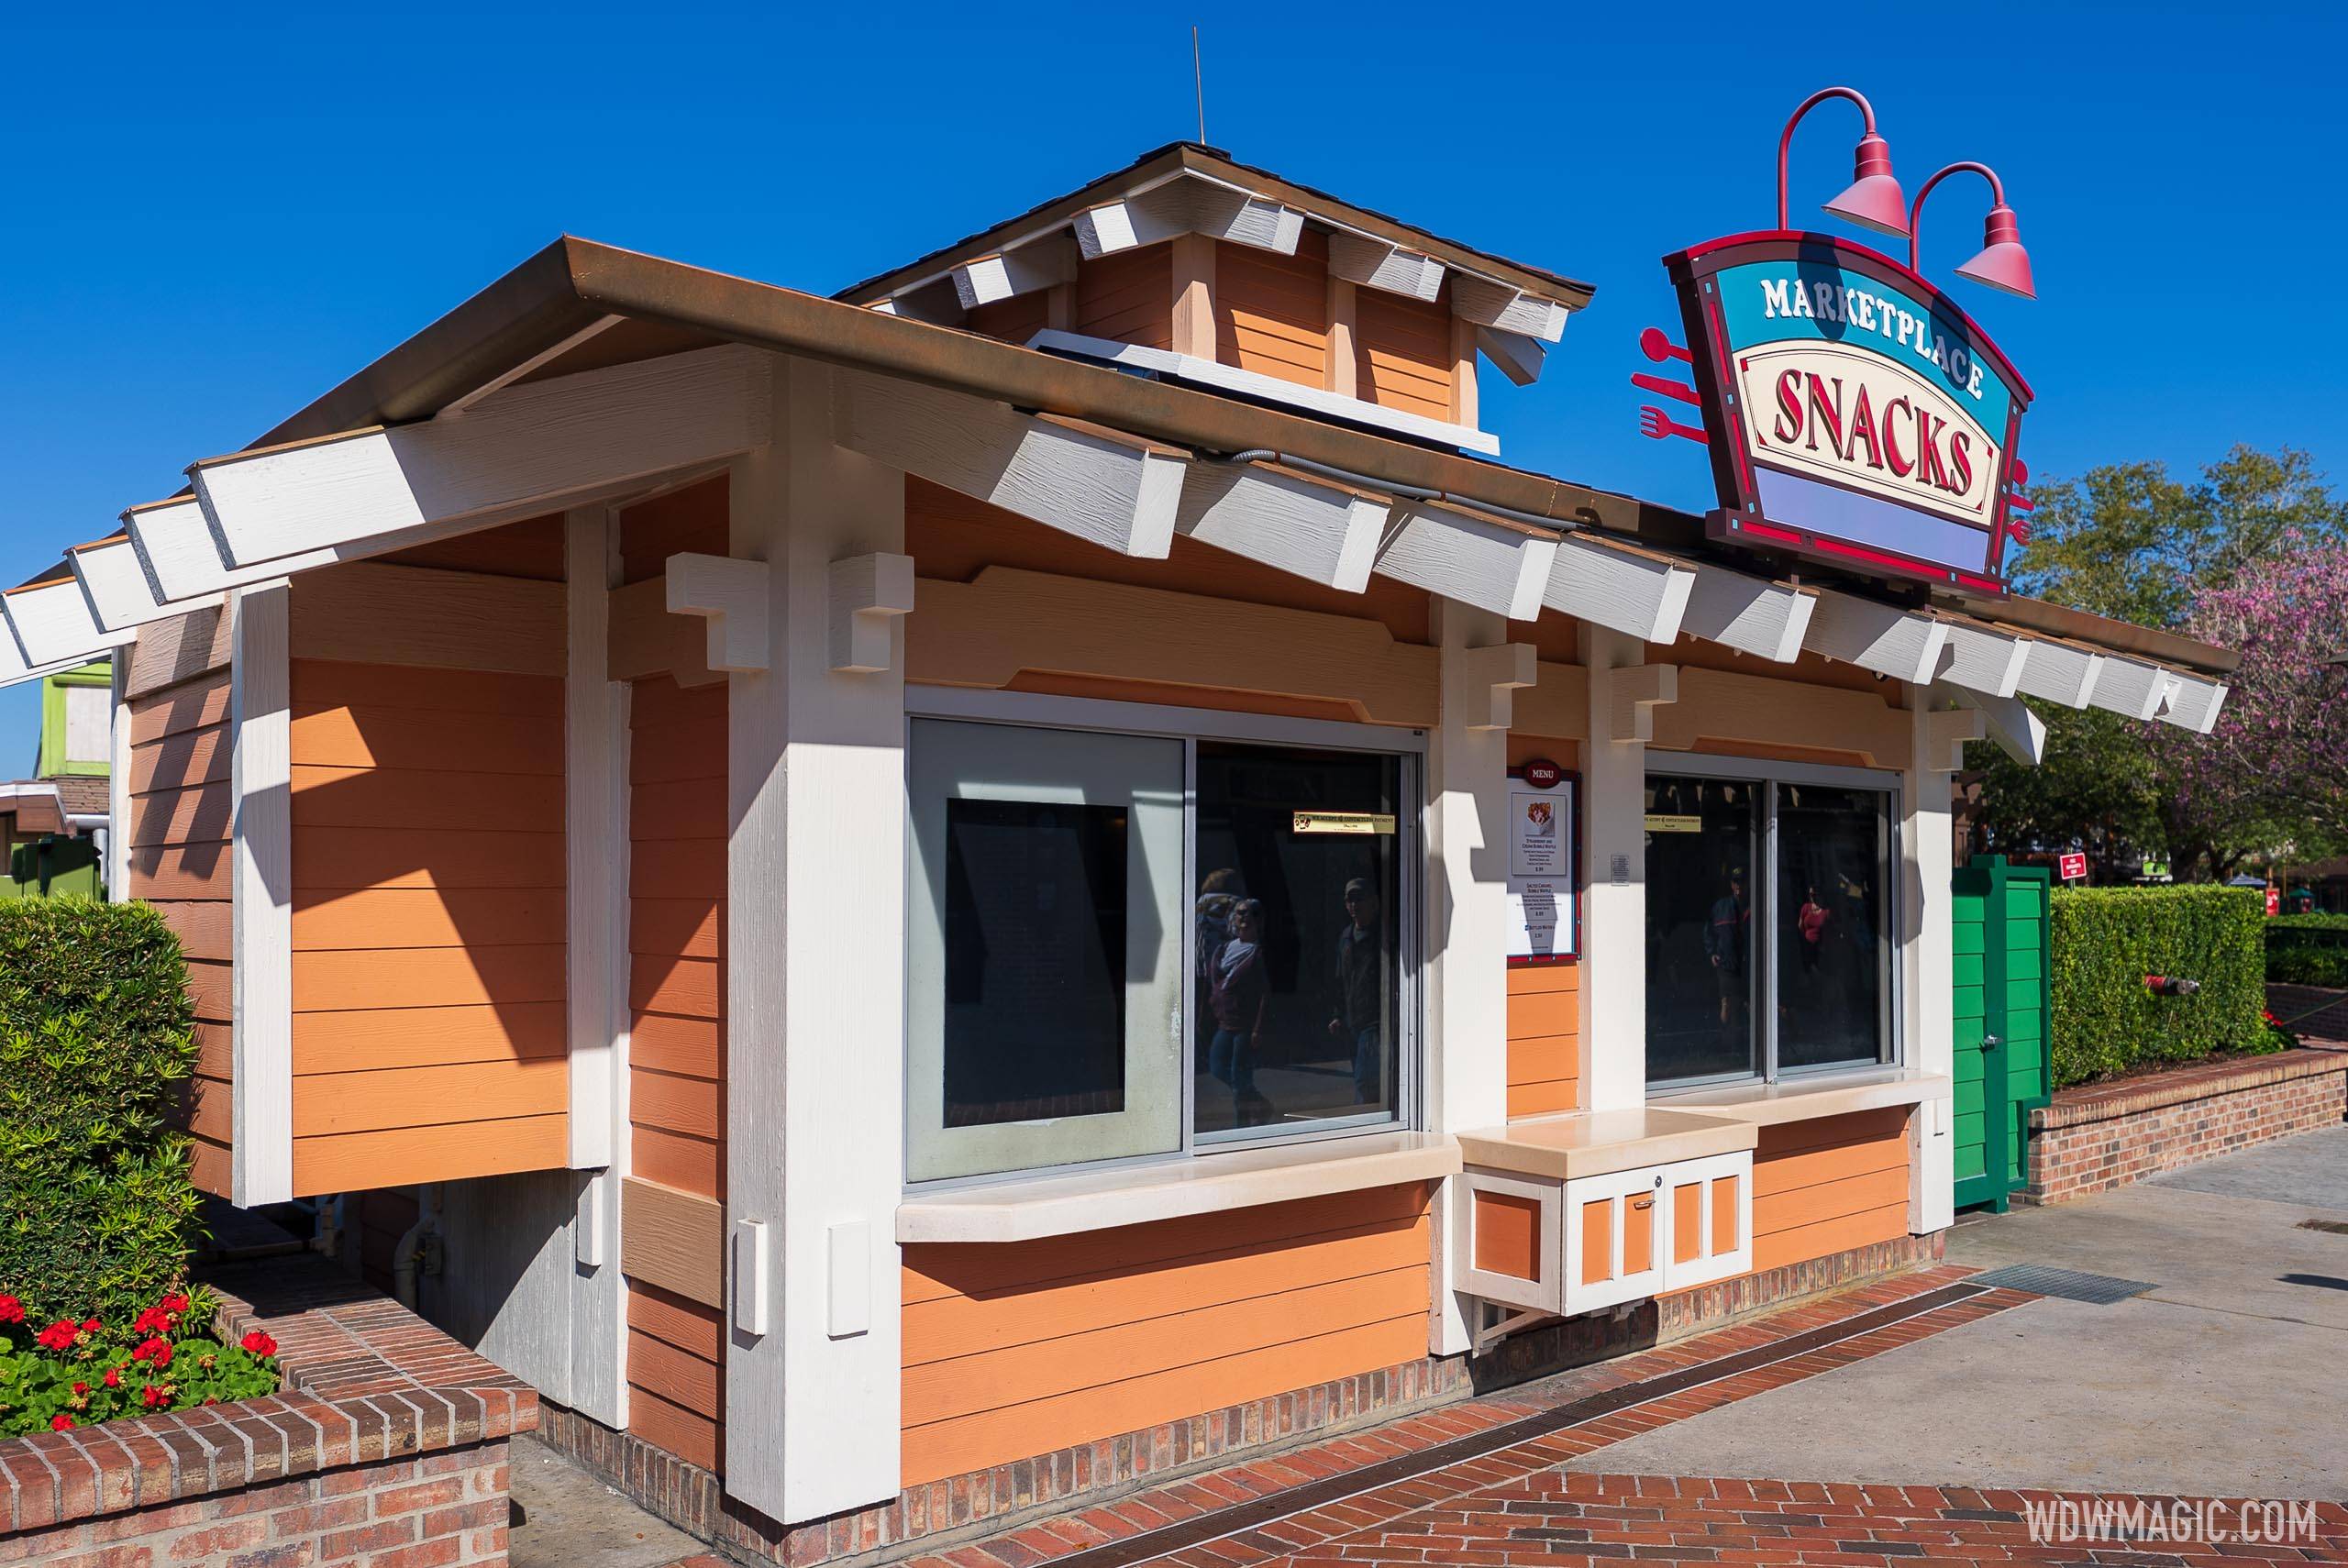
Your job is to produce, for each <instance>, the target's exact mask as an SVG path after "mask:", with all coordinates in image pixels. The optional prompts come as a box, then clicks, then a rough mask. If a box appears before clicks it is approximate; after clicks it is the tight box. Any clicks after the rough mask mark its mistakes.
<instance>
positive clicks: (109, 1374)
mask: <svg viewBox="0 0 2348 1568" xmlns="http://www.w3.org/2000/svg"><path fill="white" fill-rule="evenodd" d="M104 1381H105V1386H107V1387H109V1388H119V1387H121V1386H122V1369H121V1368H120V1367H118V1366H109V1367H107V1368H106V1375H105V1379H104Z"/></svg>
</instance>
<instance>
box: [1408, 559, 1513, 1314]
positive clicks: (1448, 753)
mask: <svg viewBox="0 0 2348 1568" xmlns="http://www.w3.org/2000/svg"><path fill="white" fill-rule="evenodd" d="M1431 630H1432V631H1433V632H1434V641H1435V646H1436V647H1437V648H1438V649H1439V650H1440V652H1441V657H1442V664H1441V667H1440V668H1441V674H1442V682H1443V684H1442V691H1443V709H1442V712H1443V717H1442V722H1441V723H1440V724H1439V725H1438V726H1437V727H1436V729H1435V732H1434V735H1433V736H1432V737H1431V738H1430V743H1429V745H1428V748H1427V767H1426V769H1425V773H1426V779H1427V782H1426V790H1427V809H1426V818H1425V822H1426V846H1425V851H1424V857H1425V864H1426V868H1427V874H1426V876H1425V878H1423V882H1422V894H1421V897H1422V899H1423V911H1422V916H1423V918H1422V919H1421V921H1420V922H1419V926H1418V930H1419V933H1420V934H1419V939H1420V941H1421V943H1422V944H1423V963H1424V971H1423V974H1424V978H1423V990H1422V995H1423V999H1424V1000H1423V1018H1424V1021H1425V1025H1424V1032H1425V1040H1426V1043H1425V1046H1424V1051H1423V1064H1422V1069H1421V1088H1420V1097H1419V1098H1420V1114H1421V1118H1422V1121H1423V1126H1424V1127H1425V1130H1426V1131H1427V1132H1431V1133H1448V1134H1455V1135H1456V1134H1457V1133H1459V1132H1464V1131H1466V1130H1467V1129H1469V1128H1475V1127H1490V1126H1492V1125H1494V1124H1496V1123H1498V1122H1501V1121H1507V1120H1508V978H1507V972H1506V969H1505V967H1504V966H1502V965H1501V961H1500V956H1499V955H1501V953H1502V952H1504V951H1505V950H1506V947H1507V925H1508V879H1507V878H1508V856H1507V853H1506V849H1505V845H1507V843H1508V832H1507V829H1506V826H1505V823H1507V821H1508V734H1507V732H1505V731H1503V730H1497V729H1493V728H1491V727H1490V718H1491V708H1492V701H1493V691H1492V686H1493V681H1494V678H1495V677H1496V676H1500V677H1503V678H1505V679H1513V678H1514V676H1515V674H1517V673H1521V672H1522V667H1521V665H1519V664H1518V656H1517V655H1516V654H1514V653H1513V652H1512V651H1511V650H1510V648H1509V647H1508V646H1505V639H1506V637H1507V624H1506V623H1505V622H1503V621H1502V620H1501V618H1500V617H1499V616H1497V615H1495V614H1492V613H1490V612H1488V611H1482V610H1475V609H1471V608H1469V607H1468V606H1467V605H1465V604H1460V603H1456V602H1451V601H1447V600H1440V599H1439V600H1437V601H1435V603H1434V625H1433V626H1432V628H1431ZM1496 645H1499V646H1496ZM1496 665H1498V666H1500V667H1501V668H1497V669H1496V668H1495V666H1496ZM1458 1185H1460V1178H1459V1177H1457V1176H1451V1177H1448V1178H1446V1186H1445V1187H1444V1188H1443V1189H1441V1190H1438V1191H1437V1192H1436V1194H1435V1195H1434V1203H1433V1204H1432V1205H1431V1216H1430V1229H1431V1231H1432V1232H1433V1235H1432V1243H1433V1254H1432V1256H1431V1258H1430V1260H1429V1262H1430V1264H1431V1266H1432V1268H1433V1270H1434V1299H1433V1301H1432V1303H1431V1311H1430V1314H1429V1320H1428V1332H1427V1341H1428V1348H1429V1349H1430V1351H1431V1352H1433V1353H1435V1354H1437V1355H1450V1354H1456V1353H1459V1352H1461V1351H1464V1350H1466V1349H1467V1345H1468V1342H1469V1338H1470V1328H1471V1325H1470V1324H1469V1323H1468V1320H1467V1313H1466V1310H1465V1307H1464V1304H1463V1303H1462V1301H1461V1300H1460V1297H1459V1270H1460V1267H1461V1265H1462V1264H1463V1263H1464V1262H1465V1261H1466V1258H1467V1254H1466V1253H1464V1251H1463V1250H1462V1249H1461V1248H1459V1247H1458V1246H1456V1245H1455V1244H1454V1242H1453V1237H1454V1232H1455V1231H1456V1226H1455V1225H1454V1223H1453V1216H1454V1215H1455V1213H1456V1204H1457V1202H1458V1199H1457V1198H1456V1196H1455V1192H1454V1190H1453V1189H1455V1188H1456V1187H1457V1186H1458Z"/></svg>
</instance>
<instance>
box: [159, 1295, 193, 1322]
mask: <svg viewBox="0 0 2348 1568" xmlns="http://www.w3.org/2000/svg"><path fill="white" fill-rule="evenodd" d="M155 1305H156V1306H158V1307H161V1309H163V1310H164V1311H166V1312H169V1313H171V1314H172V1316H173V1317H177V1316H178V1315H179V1314H180V1313H182V1312H184V1311H186V1310H187V1297H184V1296H182V1295H180V1294H178V1293H177V1292H176V1291H175V1292H173V1293H172V1294H171V1295H169V1296H166V1297H163V1298H162V1299H161V1301H158V1302H156V1303H155Z"/></svg>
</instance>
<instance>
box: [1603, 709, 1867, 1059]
mask: <svg viewBox="0 0 2348 1568" xmlns="http://www.w3.org/2000/svg"><path fill="white" fill-rule="evenodd" d="M1657 774H1660V775H1662V776H1664V777H1667V778H1668V777H1672V776H1674V775H1677V776H1678V777H1680V778H1720V779H1725V780H1729V781H1732V782H1735V783H1742V784H1750V785H1753V786H1755V788H1756V789H1758V790H1760V791H1761V796H1762V801H1763V808H1762V816H1761V820H1760V822H1759V823H1757V824H1756V827H1757V831H1756V833H1755V838H1756V840H1757V841H1758V846H1759V849H1760V858H1759V861H1758V863H1757V866H1756V869H1755V875H1754V878H1753V883H1754V887H1753V892H1754V899H1753V915H1754V924H1755V930H1757V931H1759V932H1762V933H1765V934H1766V936H1767V951H1766V952H1761V951H1756V952H1755V958H1754V973H1755V997H1754V1017H1755V1022H1756V1025H1757V1032H1758V1033H1759V1036H1760V1039H1759V1041H1758V1050H1757V1051H1756V1053H1755V1055H1758V1056H1759V1058H1760V1068H1759V1070H1758V1071H1746V1072H1733V1073H1712V1074H1709V1075H1706V1076H1703V1077H1687V1078H1660V1079H1657V1078H1647V1079H1645V1083H1646V1097H1647V1099H1650V1100H1656V1099H1670V1098H1671V1097H1672V1096H1674V1095H1680V1094H1695V1093H1700V1092H1702V1091H1705V1090H1711V1089H1720V1088H1734V1087H1736V1086H1739V1085H1744V1084H1757V1085H1771V1084H1783V1083H1802V1082H1808V1081H1811V1080H1813V1079H1820V1080H1822V1079H1831V1078H1833V1077H1837V1076H1839V1075H1842V1074H1847V1073H1877V1072H1881V1071H1883V1070H1884V1069H1885V1068H1887V1067H1895V1068H1896V1067H1899V1066H1903V1065H1904V1064H1905V1063H1906V1062H1907V1061H1908V1058H1909V1042H1908V1031H1907V1022H1906V1021H1907V1016H1908V1013H1907V1005H1906V997H1907V974H1908V951H1909V947H1910V945H1911V940H1912V939H1911V937H1910V935H1909V934H1908V931H1907V919H1906V915H1907V866H1908V854H1907V836H1906V823H1907V814H1906V801H1905V800H1904V798H1903V793H1902V790H1901V775H1900V774H1899V773H1897V772H1894V771H1891V770H1889V769H1886V768H1874V767H1832V766H1829V765H1827V764H1823V763H1807V762H1775V761H1770V760H1768V759H1767V758H1763V757H1753V756H1718V755H1714V754H1711V753H1705V752H1657V751H1654V750H1649V751H1648V753H1647V756H1646V766H1645V768H1644V769H1643V770H1642V771H1641V774H1640V779H1639V783H1640V809H1641V811H1642V812H1645V786H1646V780H1647V778H1649V777H1652V776H1654V775H1657ZM1786 784H1814V785H1817V786H1819V787H1820V788H1822V789H1840V790H1866V791H1867V792H1869V793H1871V794H1879V795H1881V796H1882V797H1883V798H1884V812H1885V826H1886V829H1887V833H1886V840H1885V845H1884V862H1885V866H1884V899H1883V918H1884V921H1885V933H1886V935H1887V937H1888V941H1887V942H1886V943H1885V944H1884V945H1885V954H1884V967H1885V968H1886V969H1887V970H1888V973H1887V974H1886V976H1885V977H1884V984H1883V987H1882V990H1881V997H1882V1002H1881V1006H1882V1010H1883V1014H1884V1019H1883V1038H1884V1048H1883V1053H1882V1055H1879V1056H1877V1058H1876V1059H1875V1060H1874V1061H1872V1062H1859V1061H1850V1062H1822V1063H1817V1064H1813V1065H1811V1066H1798V1067H1789V1068H1788V1067H1780V1066H1779V1065H1778V962H1777V960H1778V955H1777V936H1778V925H1777V915H1778V909H1777V904H1778V787H1779V786H1781V785H1786ZM1758 867H1767V874H1766V875H1765V874H1763V873H1762V871H1761V870H1760V869H1759V868H1758ZM1761 945H1762V944H1759V943H1756V944H1755V947H1756V949H1758V948H1760V947H1761ZM1639 1050H1640V1055H1641V1068H1642V1071H1641V1077H1643V1078H1644V1077H1645V1052H1646V1040H1645V1031H1644V1028H1643V1029H1642V1033H1641V1039H1640V1041H1639Z"/></svg>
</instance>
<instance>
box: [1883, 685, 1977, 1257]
mask: <svg viewBox="0 0 2348 1568" xmlns="http://www.w3.org/2000/svg"><path fill="white" fill-rule="evenodd" d="M1909 701H1910V703H1911V708H1912V709H1913V712H1912V713H1911V718H1912V720H1913V722H1914V726H1915V738H1914V745H1913V749H1912V753H1911V759H1910V766H1909V767H1908V769H1907V771H1906V773H1905V774H1904V775H1903V776H1902V778H1901V780H1900V796H1901V799H1902V801H1903V803H1904V810H1903V812H1902V817H1903V821H1902V822H1901V823H1900V830H1901V831H1900V834H1899V883H1900V889H1899V952H1900V979H1901V1005H1900V1012H1901V1032H1902V1034H1903V1036H1904V1038H1905V1039H1906V1042H1907V1065H1908V1066H1911V1067H1912V1068H1915V1069H1916V1070H1917V1071H1919V1072H1925V1073H1934V1074H1938V1075H1940V1076H1941V1077H1947V1076H1949V1075H1950V1074H1952V1073H1953V1072H1955V1064H1956V1055H1955V1021H1954V1019H1953V1017H1952V1009H1953V1007H1954V1006H1955V1001H1954V997H1953V994H1952V990H1951V988H1952V986H1953V984H1954V976H1955V960H1954V957H1953V955H1952V951H1951V949H1952V944H1954V942H1955V934H1954V933H1953V931H1952V928H1951V922H1950V920H1949V905H1950V900H1951V898H1952V894H1951V892H1950V890H1949V883H1950V879H1951V874H1952V872H1953V871H1954V870H1955V867H1954V865H1953V864H1952V862H1953V861H1954V859H1955V846H1956V841H1955V826H1954V823H1952V821H1951V818H1950V811H1949V790H1950V787H1951V782H1952V780H1951V772H1952V768H1953V765H1954V764H1955V763H1956V762H1957V761H1958V760H1959V759H1958V757H1957V756H1955V754H1956V753H1958V752H1961V751H1962V750H1963V747H1962V746H1961V745H1956V744H1955V743H1954V742H1952V740H1951V739H1950V726H1949V725H1948V724H1947V723H1945V720H1946V719H1947V718H1948V717H1949V715H1948V714H1946V713H1945V712H1943V713H1934V712H1932V710H1931V705H1930V702H1929V701H1928V699H1927V696H1926V694H1925V693H1924V692H1923V691H1921V690H1913V689H1911V690H1910V692H1909ZM1964 716H1965V717H1966V718H1968V719H1972V720H1974V721H1975V722H1976V723H1978V721H1979V715H1978V714H1973V713H1968V714H1966V715H1964ZM1950 1111H1951V1107H1950V1102H1949V1101H1947V1100H1945V1099H1938V1100H1926V1101H1925V1102H1924V1103H1923V1104H1922V1105H1920V1106H1918V1107H1917V1108H1916V1112H1915V1114H1914V1115H1913V1116H1912V1117H1911V1118H1910V1119H1909V1130H1908V1149H1909V1157H1908V1229H1909V1231H1911V1232H1912V1233H1914V1234H1916V1235H1920V1236H1921V1235H1923V1234H1926V1233H1927V1232H1929V1231H1938V1230H1942V1229H1944V1228H1945V1227H1946V1226H1947V1225H1948V1224H1949V1223H1950V1222H1951V1221H1952V1220H1954V1219H1955V1198H1956V1188H1955V1182H1956V1135H1955V1130H1954V1127H1953V1122H1952V1118H1951V1114H1950Z"/></svg>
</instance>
